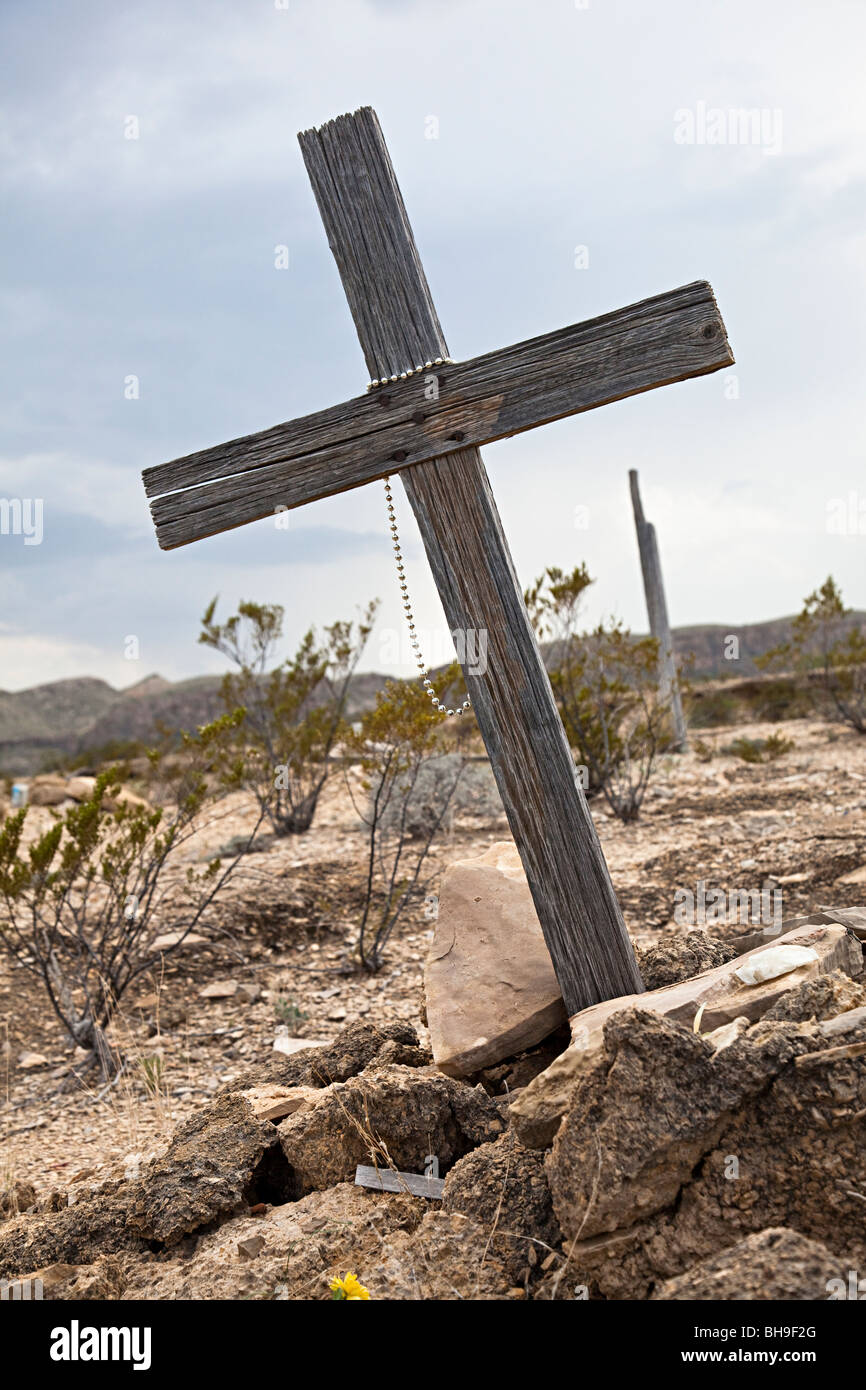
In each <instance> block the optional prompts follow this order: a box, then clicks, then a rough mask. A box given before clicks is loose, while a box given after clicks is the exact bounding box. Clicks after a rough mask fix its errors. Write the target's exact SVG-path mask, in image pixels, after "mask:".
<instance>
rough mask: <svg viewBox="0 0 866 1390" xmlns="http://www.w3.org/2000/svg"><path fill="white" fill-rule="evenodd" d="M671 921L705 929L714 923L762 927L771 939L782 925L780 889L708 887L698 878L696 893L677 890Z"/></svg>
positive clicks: (687, 890)
mask: <svg viewBox="0 0 866 1390" xmlns="http://www.w3.org/2000/svg"><path fill="white" fill-rule="evenodd" d="M674 921H675V922H676V923H677V925H678V926H681V927H704V926H708V925H710V924H711V923H714V922H720V923H724V924H729V925H736V924H737V923H738V922H742V923H748V924H750V925H753V926H763V928H764V931H765V933H766V934H767V935H768V936H774V935H775V934H776V933H777V932H778V931H779V930H780V928H781V926H782V890H781V888H772V889H770V888H751V889H749V888H732V889H730V890H728V889H725V888H710V889H709V890H707V886H706V881H705V880H704V879H702V878H699V879H698V881H697V884H696V885H695V891H694V892H693V891H692V889H691V888H677V889H676V891H675V893H674Z"/></svg>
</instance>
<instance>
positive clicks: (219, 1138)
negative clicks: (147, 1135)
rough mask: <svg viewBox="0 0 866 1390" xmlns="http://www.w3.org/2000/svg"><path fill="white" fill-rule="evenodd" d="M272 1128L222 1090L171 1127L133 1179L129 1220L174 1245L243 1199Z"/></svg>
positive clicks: (273, 1138) (146, 1235)
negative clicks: (170, 1135)
mask: <svg viewBox="0 0 866 1390" xmlns="http://www.w3.org/2000/svg"><path fill="white" fill-rule="evenodd" d="M276 1143H277V1135H276V1130H275V1129H274V1126H273V1124H271V1123H270V1122H269V1121H267V1120H261V1119H259V1118H257V1117H256V1115H255V1114H254V1111H253V1107H252V1105H251V1104H250V1102H249V1101H248V1100H245V1099H244V1097H243V1096H242V1095H222V1096H218V1097H217V1098H216V1100H214V1101H212V1102H211V1104H210V1105H208V1106H206V1107H205V1108H204V1109H203V1110H201V1111H200V1112H199V1113H198V1114H197V1115H194V1116H193V1117H192V1118H191V1119H190V1120H188V1121H187V1122H186V1123H185V1124H183V1125H181V1126H180V1128H179V1129H177V1130H176V1131H175V1133H174V1136H173V1138H172V1139H171V1141H170V1143H169V1145H168V1147H167V1149H166V1150H165V1152H164V1153H162V1154H159V1155H157V1157H156V1158H154V1159H152V1160H151V1162H150V1163H149V1164H148V1166H147V1168H146V1169H145V1170H144V1172H143V1174H142V1176H141V1178H140V1180H139V1181H138V1182H137V1183H136V1184H135V1185H134V1187H133V1190H132V1194H131V1201H130V1205H129V1214H128V1217H127V1222H128V1225H129V1227H130V1229H131V1230H133V1231H134V1232H135V1233H136V1234H137V1235H138V1236H140V1237H141V1238H143V1239H146V1240H159V1241H162V1242H164V1243H165V1244H166V1245H174V1244H176V1243H177V1242H178V1241H180V1240H182V1239H183V1237H184V1236H185V1235H188V1234H189V1233H190V1232H191V1231H195V1230H197V1229H198V1227H199V1226H204V1225H207V1223H208V1222H210V1221H213V1220H214V1219H215V1218H216V1217H218V1216H220V1215H222V1214H223V1213H225V1212H231V1211H234V1210H235V1209H236V1208H237V1207H239V1206H240V1205H241V1203H242V1202H243V1199H244V1194H245V1192H247V1190H248V1189H249V1187H250V1185H251V1183H252V1182H253V1177H254V1174H255V1173H256V1170H257V1169H258V1167H259V1164H260V1163H261V1161H262V1159H263V1158H264V1156H265V1155H266V1154H267V1153H268V1151H269V1150H271V1149H273V1148H274V1147H275V1146H276Z"/></svg>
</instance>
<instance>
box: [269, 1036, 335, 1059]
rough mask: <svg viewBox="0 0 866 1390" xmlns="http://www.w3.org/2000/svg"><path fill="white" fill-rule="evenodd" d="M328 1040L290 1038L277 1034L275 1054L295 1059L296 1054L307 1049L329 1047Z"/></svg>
mask: <svg viewBox="0 0 866 1390" xmlns="http://www.w3.org/2000/svg"><path fill="white" fill-rule="evenodd" d="M327 1046H328V1041H327V1039H326V1038H290V1037H289V1036H288V1035H287V1034H286V1033H277V1036H276V1037H275V1038H274V1052H282V1053H283V1054H284V1055H285V1056H286V1057H293V1056H294V1055H295V1053H296V1052H303V1051H304V1049H305V1048H307V1047H327Z"/></svg>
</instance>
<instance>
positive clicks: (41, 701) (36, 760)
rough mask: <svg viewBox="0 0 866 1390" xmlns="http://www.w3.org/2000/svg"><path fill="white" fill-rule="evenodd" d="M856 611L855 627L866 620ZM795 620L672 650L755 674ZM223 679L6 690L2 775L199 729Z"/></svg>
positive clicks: (700, 674)
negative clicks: (733, 649) (729, 655)
mask: <svg viewBox="0 0 866 1390" xmlns="http://www.w3.org/2000/svg"><path fill="white" fill-rule="evenodd" d="M864 621H866V613H864V612H855V613H852V615H851V622H852V623H854V622H856V623H863V622H864ZM791 622H792V619H791V618H776V619H771V620H769V621H767V622H762V623H749V624H746V625H745V626H741V627H737V626H735V625H733V624H732V625H730V626H726V625H725V624H723V623H715V624H702V625H696V626H691V627H680V628H675V629H674V634H673V635H674V645H675V648H676V651H677V654H678V655H679V656H680V657H681V658H682V659H683V660H689V659H690V663H691V664H690V674H691V679H692V680H693V681H702V680H713V679H720V678H725V677H730V678H732V679H734V678H735V679H742V678H743V677H748V676H751V675H754V674H755V672H756V670H757V668H756V666H755V658H756V657H757V656H760V655H762V653H764V652H767V651H769V650H770V648H771V647H775V646H778V645H779V643H781V642H784V641H786V640H787V639H788V637H789V636H790V632H791ZM730 635H735V636H737V637H738V638H739V643H740V650H739V658H738V659H737V660H736V661H732V660H727V659H726V658H725V643H726V639H727V638H728V637H729V636H730ZM384 681H385V677H384V676H383V675H381V674H379V673H377V672H375V671H370V672H364V673H362V674H359V675H358V676H356V677H355V678H354V681H353V683H352V690H351V698H350V703H349V714H350V716H355V715H357V714H358V713H359V712H360V711H362V710H363V709H365V708H367V707H368V706H369V705H370V704H371V703H372V702H373V700H374V699H375V696H376V692H377V691H378V690H381V688H382V686H383V684H384ZM219 684H220V678H219V676H194V677H192V678H191V679H189V680H184V681H175V682H172V681H168V680H165V679H164V678H163V677H162V676H159V675H150V676H146V677H145V678H144V679H143V680H140V681H138V682H136V684H135V685H131V686H128V687H127V688H126V689H124V690H115V689H114V688H113V687H112V686H110V685H108V684H107V682H106V681H103V680H97V679H95V678H93V677H90V676H79V677H75V678H74V679H70V680H60V681H51V682H50V683H48V684H46V685H37V686H33V687H31V688H30V689H29V690H20V691H16V692H14V693H12V692H8V691H0V773H2V774H3V775H5V776H20V775H25V774H29V773H33V772H36V771H39V770H40V769H41V768H45V767H48V766H50V764H51V763H52V761H54V760H56V759H57V758H58V757H69V756H71V755H75V754H79V753H80V754H86V753H87V751H88V750H89V749H97V748H102V747H104V746H105V745H106V744H111V743H115V742H121V743H122V742H126V741H128V740H133V739H134V740H142V741H145V742H146V741H148V740H151V739H153V738H154V736H155V735H156V733H157V730H158V728H159V727H160V726H164V727H168V728H171V729H193V728H195V727H197V726H198V725H199V724H204V723H206V722H207V721H208V720H209V719H213V718H214V717H215V716H216V715H217V714H219V712H220V708H221V705H220V699H219Z"/></svg>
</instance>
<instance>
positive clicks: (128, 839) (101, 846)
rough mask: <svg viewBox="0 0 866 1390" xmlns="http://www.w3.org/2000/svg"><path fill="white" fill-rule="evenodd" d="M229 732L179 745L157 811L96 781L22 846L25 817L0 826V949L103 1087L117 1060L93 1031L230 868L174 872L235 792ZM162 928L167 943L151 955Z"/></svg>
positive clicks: (226, 722)
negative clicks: (204, 819)
mask: <svg viewBox="0 0 866 1390" xmlns="http://www.w3.org/2000/svg"><path fill="white" fill-rule="evenodd" d="M239 722H240V715H239V714H236V715H234V716H230V715H226V716H224V717H223V718H222V719H219V720H216V721H215V722H214V723H213V724H210V725H207V726H205V727H204V728H202V729H200V730H199V732H198V733H197V734H195V735H185V736H184V739H183V745H182V754H183V756H182V758H181V759H180V760H179V767H178V771H177V773H176V775H175V781H174V802H173V804H172V805H171V806H169V807H153V806H151V805H150V804H147V803H142V802H141V801H139V800H138V799H135V800H128V799H123V797H122V795H121V784H120V780H119V778H118V776H117V774H116V772H114V771H113V770H106V771H105V772H102V773H100V775H99V776H98V777H97V779H96V784H95V786H94V789H93V792H92V794H91V796H90V797H89V798H88V800H86V801H82V802H81V803H80V804H78V805H76V806H73V807H71V808H70V809H69V810H67V811H66V813H65V814H64V815H63V816H62V817H61V816H59V815H55V816H54V823H53V824H52V825H51V826H50V827H49V829H48V830H46V831H45V832H44V834H42V835H40V836H38V837H37V838H36V839H35V840H33V841H32V842H31V843H27V842H26V841H25V836H24V831H25V824H26V819H27V815H28V808H27V807H24V808H23V809H22V810H20V811H16V812H14V813H13V814H11V815H9V816H7V817H6V819H5V820H4V821H3V822H2V823H0V950H3V951H5V952H6V954H7V955H8V956H10V957H12V959H13V960H14V961H16V962H17V964H18V965H20V966H22V967H23V968H24V969H25V970H27V971H29V972H30V973H31V974H32V975H34V976H36V977H37V978H38V979H39V980H40V982H41V983H42V985H43V986H44V988H45V990H46V993H47V995H48V1000H49V1003H50V1006H51V1008H52V1010H53V1012H54V1014H55V1015H56V1017H57V1019H58V1020H59V1022H60V1023H61V1025H62V1026H63V1028H64V1030H65V1032H66V1033H67V1035H68V1036H69V1038H70V1039H71V1040H72V1041H73V1042H74V1043H75V1044H76V1045H77V1046H78V1047H81V1048H85V1049H88V1050H89V1052H90V1058H89V1059H88V1065H91V1064H94V1063H98V1064H99V1065H100V1067H101V1068H102V1071H103V1073H104V1074H105V1075H106V1076H107V1075H110V1074H112V1073H113V1072H114V1071H115V1070H116V1069H117V1066H118V1065H119V1059H118V1057H117V1056H116V1054H115V1053H114V1052H113V1050H112V1048H111V1046H110V1044H109V1042H108V1040H107V1038H106V1033H105V1030H106V1028H107V1027H108V1024H109V1023H110V1021H111V1019H112V1018H113V1016H114V1013H115V1010H116V1008H117V1006H118V1003H119V1002H120V1000H121V998H122V997H123V995H124V993H125V992H126V990H127V989H128V988H129V986H130V985H131V984H132V982H133V981H134V980H136V979H138V978H139V976H141V975H142V974H144V972H146V971H148V970H150V969H151V968H152V967H153V966H155V965H156V964H157V963H158V962H159V961H160V960H161V959H162V958H163V957H164V956H166V955H168V954H169V953H170V952H171V951H174V950H176V949H177V948H178V947H179V946H181V945H183V942H184V941H185V940H186V938H187V937H188V936H189V934H190V932H192V931H193V930H194V929H195V928H196V927H197V926H198V925H199V923H200V922H201V921H202V917H203V915H204V913H205V912H206V910H207V909H208V907H209V906H210V904H211V903H212V902H213V900H214V898H215V897H216V895H217V894H218V893H219V891H220V889H221V888H222V887H223V886H224V884H225V883H226V881H227V880H228V879H229V877H230V876H231V874H232V872H233V871H234V869H235V867H236V865H237V863H238V861H239V858H240V855H238V856H236V857H235V858H234V859H233V860H232V861H231V862H229V863H228V864H223V863H222V862H221V861H220V860H219V859H213V860H212V861H211V862H210V863H208V864H207V865H206V866H205V867H203V868H202V867H200V866H196V867H191V866H189V865H184V866H181V865H178V863H177V861H178V852H179V850H180V849H181V848H182V846H183V845H184V844H185V843H186V841H187V840H188V839H189V838H190V836H191V835H192V834H193V833H194V832H195V829H196V828H197V825H199V824H200V817H201V816H202V814H203V813H205V812H206V810H207V808H209V807H212V806H214V805H215V803H216V802H217V801H218V800H219V799H220V798H221V796H222V795H223V794H224V793H225V792H226V791H228V790H230V789H232V788H233V787H235V786H237V784H238V777H239V769H238V766H237V762H236V760H235V758H234V754H233V749H232V740H233V736H234V733H235V729H236V727H237V725H238V724H239ZM153 758H154V760H157V759H158V754H155V753H154V754H153ZM109 808H110V809H109ZM257 828H258V827H257V826H256V828H255V829H254V830H253V831H252V833H251V835H250V839H252V837H253V835H255V831H256V829H257ZM166 922H171V925H172V940H171V942H170V943H167V944H161V945H157V940H158V938H159V936H160V934H161V933H164V931H165V927H164V924H165V923H166ZM158 923H159V925H158Z"/></svg>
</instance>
